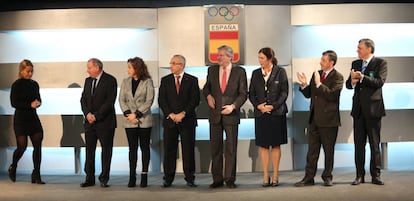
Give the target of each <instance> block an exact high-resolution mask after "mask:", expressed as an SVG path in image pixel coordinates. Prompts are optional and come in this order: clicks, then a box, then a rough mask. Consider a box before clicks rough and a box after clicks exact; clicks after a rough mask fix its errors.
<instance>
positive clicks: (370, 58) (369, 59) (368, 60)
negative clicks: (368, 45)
mask: <svg viewBox="0 0 414 201" xmlns="http://www.w3.org/2000/svg"><path fill="white" fill-rule="evenodd" d="M373 57H374V55H373V54H371V56H369V57H368V59H363V60H362V61H364V60H365V61H367V64H369V62H370V61H371V60H372V58H373Z"/></svg>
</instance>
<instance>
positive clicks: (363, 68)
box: [361, 60, 368, 73]
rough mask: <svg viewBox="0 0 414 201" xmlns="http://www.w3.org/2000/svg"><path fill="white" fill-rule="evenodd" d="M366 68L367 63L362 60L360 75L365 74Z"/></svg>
mask: <svg viewBox="0 0 414 201" xmlns="http://www.w3.org/2000/svg"><path fill="white" fill-rule="evenodd" d="M367 66H368V62H367V61H366V60H363V61H362V68H361V73H364V72H365V69H366V68H367Z"/></svg>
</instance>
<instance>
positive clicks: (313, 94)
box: [299, 69, 344, 127]
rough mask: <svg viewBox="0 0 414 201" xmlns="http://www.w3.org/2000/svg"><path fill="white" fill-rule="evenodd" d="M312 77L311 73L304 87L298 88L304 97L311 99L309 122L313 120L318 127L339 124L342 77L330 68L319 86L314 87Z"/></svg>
mask: <svg viewBox="0 0 414 201" xmlns="http://www.w3.org/2000/svg"><path fill="white" fill-rule="evenodd" d="M319 74H322V70H320V71H319ZM314 79H315V78H314V76H313V75H312V78H311V81H310V83H309V85H308V86H306V87H305V88H304V89H302V88H300V89H299V90H300V91H301V92H302V94H303V95H304V96H305V97H306V98H310V99H311V104H310V116H309V124H310V123H311V122H312V120H313V121H314V122H315V124H316V126H318V127H338V126H340V125H341V119H340V115H339V96H340V95H341V90H342V87H343V84H344V77H343V76H342V74H341V73H339V72H338V71H336V70H335V69H332V71H331V72H330V73H329V74H328V76H327V77H326V78H325V81H324V82H323V83H322V84H321V85H320V86H319V88H317V87H316V85H315V80H314Z"/></svg>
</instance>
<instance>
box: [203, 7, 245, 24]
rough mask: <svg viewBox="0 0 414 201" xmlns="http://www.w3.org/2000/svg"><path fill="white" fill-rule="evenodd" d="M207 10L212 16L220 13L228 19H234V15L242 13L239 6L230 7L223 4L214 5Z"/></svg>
mask: <svg viewBox="0 0 414 201" xmlns="http://www.w3.org/2000/svg"><path fill="white" fill-rule="evenodd" d="M207 12H208V15H209V16H210V17H215V16H217V15H219V16H221V17H223V18H224V19H225V20H227V21H232V20H233V19H234V17H236V16H238V15H239V14H240V8H239V7H238V6H230V8H227V7H226V6H221V7H220V8H217V7H215V6H212V7H210V8H208V10H207Z"/></svg>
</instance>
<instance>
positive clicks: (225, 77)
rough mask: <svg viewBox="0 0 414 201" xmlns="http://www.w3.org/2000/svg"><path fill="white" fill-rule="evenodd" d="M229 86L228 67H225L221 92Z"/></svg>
mask: <svg viewBox="0 0 414 201" xmlns="http://www.w3.org/2000/svg"><path fill="white" fill-rule="evenodd" d="M226 86H227V72H226V68H223V75H222V76H221V93H223V94H224V91H226Z"/></svg>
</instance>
